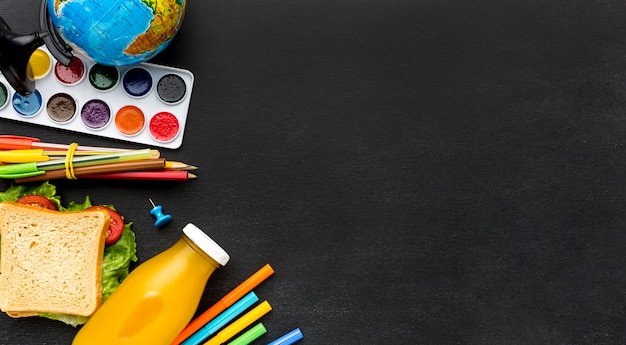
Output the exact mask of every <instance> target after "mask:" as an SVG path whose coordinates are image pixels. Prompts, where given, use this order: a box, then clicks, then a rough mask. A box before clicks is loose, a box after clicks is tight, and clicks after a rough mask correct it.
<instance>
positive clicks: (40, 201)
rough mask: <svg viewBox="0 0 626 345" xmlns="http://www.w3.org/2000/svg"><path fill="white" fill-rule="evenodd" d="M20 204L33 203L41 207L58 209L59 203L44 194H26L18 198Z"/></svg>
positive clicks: (32, 204)
mask: <svg viewBox="0 0 626 345" xmlns="http://www.w3.org/2000/svg"><path fill="white" fill-rule="evenodd" d="M16 202H17V203H18V204H25V205H31V206H35V207H39V208H45V209H48V210H54V211H58V210H59V209H58V208H57V205H56V204H55V203H54V202H52V200H50V199H48V198H46V197H45V196H43V195H36V194H32V195H24V196H23V197H21V198H19V199H17V201H16Z"/></svg>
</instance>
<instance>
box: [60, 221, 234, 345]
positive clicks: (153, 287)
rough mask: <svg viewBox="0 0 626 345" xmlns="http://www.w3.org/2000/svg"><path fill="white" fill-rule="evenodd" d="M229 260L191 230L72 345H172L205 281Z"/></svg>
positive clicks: (132, 279) (131, 278)
mask: <svg viewBox="0 0 626 345" xmlns="http://www.w3.org/2000/svg"><path fill="white" fill-rule="evenodd" d="M229 259H230V257H229V256H228V254H227V253H226V252H225V251H224V250H223V249H222V248H221V247H220V246H219V245H218V244H217V243H215V242H214V241H213V240H212V239H211V238H210V237H209V236H207V235H206V234H205V233H204V232H202V230H200V229H198V228H197V227H196V226H195V225H193V224H187V225H186V226H185V227H184V228H183V235H182V237H181V239H180V240H178V241H177V242H176V243H175V244H174V245H173V246H172V247H170V248H169V249H167V250H165V251H164V252H162V253H160V254H158V255H156V256H155V257H153V258H151V259H149V260H148V261H146V262H144V263H143V264H141V265H139V266H138V267H137V268H135V269H134V270H133V271H132V272H131V273H130V274H129V275H128V277H126V279H125V280H124V281H123V282H122V284H120V286H119V287H118V288H117V290H115V292H113V294H112V295H111V297H109V299H108V300H106V301H105V302H104V303H103V304H102V306H101V307H100V308H99V309H98V310H97V311H96V312H95V313H94V315H93V316H92V317H91V319H89V321H88V322H87V323H86V324H85V325H84V326H83V328H82V329H81V330H80V331H79V332H78V334H77V335H76V337H75V338H74V341H73V342H72V344H73V345H99V344H102V345H116V344H125V345H130V344H136V345H146V344H151V345H157V344H163V345H169V344H170V343H171V342H172V340H174V338H176V336H177V335H178V334H179V333H180V332H181V331H182V330H183V328H185V326H186V325H187V324H188V323H189V321H190V320H191V318H192V317H193V315H194V313H195V311H196V309H197V307H198V303H199V302H200V298H201V296H202V293H203V292H204V288H205V285H206V282H207V280H208V279H209V277H210V276H211V274H212V273H213V271H215V269H216V268H218V267H219V266H220V265H221V266H224V265H226V263H227V262H228V260H229Z"/></svg>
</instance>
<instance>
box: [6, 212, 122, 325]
mask: <svg viewBox="0 0 626 345" xmlns="http://www.w3.org/2000/svg"><path fill="white" fill-rule="evenodd" d="M109 221H110V218H109V215H108V213H107V212H106V211H101V210H93V211H91V210H90V211H81V212H57V211H50V210H46V209H41V208H35V207H32V206H27V205H22V204H15V203H10V202H2V203H0V236H1V237H0V245H1V247H0V248H1V249H0V253H1V254H0V255H1V258H0V310H2V311H3V312H6V313H7V314H8V315H9V316H12V317H24V316H33V315H35V314H37V313H39V312H46V313H61V314H71V315H81V316H89V315H91V314H92V313H93V312H95V311H96V309H97V308H98V307H99V306H100V304H101V303H102V286H101V283H102V256H103V252H104V240H105V237H106V230H107V229H108V226H109Z"/></svg>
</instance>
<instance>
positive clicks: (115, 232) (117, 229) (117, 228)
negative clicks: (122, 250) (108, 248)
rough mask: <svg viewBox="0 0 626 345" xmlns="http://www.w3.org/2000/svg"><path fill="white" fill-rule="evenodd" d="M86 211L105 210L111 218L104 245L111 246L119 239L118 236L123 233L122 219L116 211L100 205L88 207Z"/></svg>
mask: <svg viewBox="0 0 626 345" xmlns="http://www.w3.org/2000/svg"><path fill="white" fill-rule="evenodd" d="M87 210H105V211H107V212H109V216H111V221H110V222H109V229H108V230H107V237H106V240H105V241H104V243H105V244H107V245H108V244H113V243H115V242H117V240H119V239H120V236H122V231H124V219H122V216H121V215H120V214H119V213H117V211H115V210H113V209H110V208H108V207H106V206H100V205H97V206H91V207H88V208H87Z"/></svg>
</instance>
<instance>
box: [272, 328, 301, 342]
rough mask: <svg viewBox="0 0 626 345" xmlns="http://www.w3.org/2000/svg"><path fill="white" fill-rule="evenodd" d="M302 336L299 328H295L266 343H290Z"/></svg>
mask: <svg viewBox="0 0 626 345" xmlns="http://www.w3.org/2000/svg"><path fill="white" fill-rule="evenodd" d="M302 338H304V336H303V335H302V332H301V331H300V328H296V329H294V330H293V331H291V332H289V333H287V334H285V335H283V336H282V337H280V338H278V339H276V340H274V341H272V342H271V343H269V344H267V345H291V344H293V343H295V342H297V341H299V340H300V339H302Z"/></svg>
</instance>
